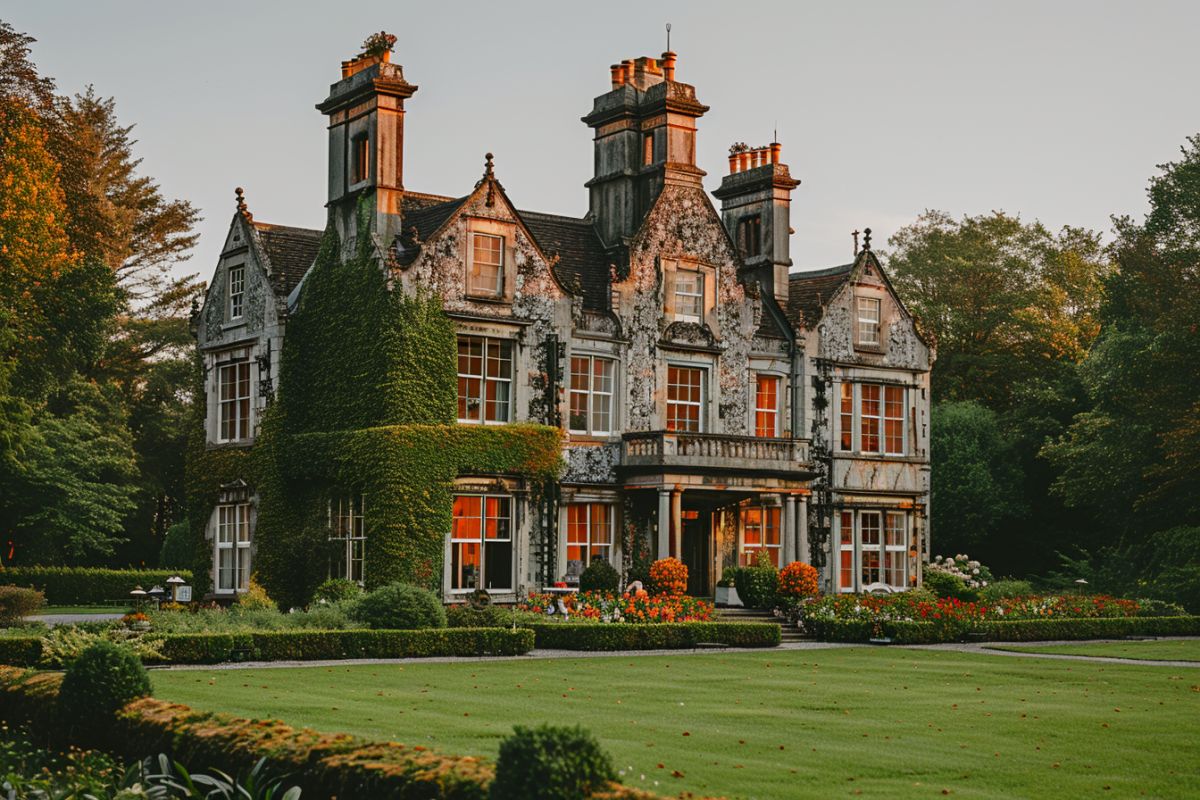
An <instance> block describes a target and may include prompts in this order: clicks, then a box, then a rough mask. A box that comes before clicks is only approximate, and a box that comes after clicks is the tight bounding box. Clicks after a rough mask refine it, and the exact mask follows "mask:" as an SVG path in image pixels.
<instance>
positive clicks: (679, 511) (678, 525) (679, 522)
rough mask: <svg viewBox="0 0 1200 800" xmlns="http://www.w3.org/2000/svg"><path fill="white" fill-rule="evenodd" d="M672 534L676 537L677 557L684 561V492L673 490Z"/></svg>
mask: <svg viewBox="0 0 1200 800" xmlns="http://www.w3.org/2000/svg"><path fill="white" fill-rule="evenodd" d="M671 535H672V536H674V537H675V539H674V541H675V557H676V558H678V559H679V560H680V561H683V492H681V491H680V490H679V489H676V490H675V491H673V492H671Z"/></svg>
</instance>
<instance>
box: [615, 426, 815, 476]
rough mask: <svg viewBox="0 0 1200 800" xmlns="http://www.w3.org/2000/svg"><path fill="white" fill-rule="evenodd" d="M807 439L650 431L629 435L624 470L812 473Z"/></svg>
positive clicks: (624, 438) (623, 453) (624, 439)
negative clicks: (656, 469)
mask: <svg viewBox="0 0 1200 800" xmlns="http://www.w3.org/2000/svg"><path fill="white" fill-rule="evenodd" d="M808 445H809V442H808V440H807V439H768V438H763V437H759V436H730V435H725V434H717V433H683V432H679V431H650V432H647V433H627V434H625V435H624V436H622V441H621V466H622V467H624V468H627V469H636V470H641V471H645V470H646V469H649V468H666V469H681V470H685V471H686V470H690V469H697V470H698V469H712V470H720V471H725V472H729V471H737V472H755V473H762V472H796V471H808V470H810V469H811V466H812V465H811V463H810V460H809V452H808Z"/></svg>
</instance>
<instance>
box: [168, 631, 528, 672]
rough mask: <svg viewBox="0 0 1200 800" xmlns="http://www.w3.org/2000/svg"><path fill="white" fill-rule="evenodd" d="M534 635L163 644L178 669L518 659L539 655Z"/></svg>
mask: <svg viewBox="0 0 1200 800" xmlns="http://www.w3.org/2000/svg"><path fill="white" fill-rule="evenodd" d="M533 645H534V635H533V631H530V630H527V629H524V628H518V629H517V630H515V631H514V630H511V629H505V628H442V629H436V630H416V631H376V630H348V631H329V630H313V631H305V630H295V631H293V630H284V631H255V632H250V633H181V634H171V635H168V636H166V637H164V639H163V647H162V652H163V655H164V656H165V657H166V660H167V661H168V662H169V663H172V664H216V663H220V662H222V661H315V660H337V659H342V658H430V657H434V656H518V655H524V654H525V653H528V652H529V651H530V650H532V649H533Z"/></svg>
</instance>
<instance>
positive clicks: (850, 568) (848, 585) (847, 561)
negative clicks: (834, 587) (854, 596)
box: [838, 549, 854, 589]
mask: <svg viewBox="0 0 1200 800" xmlns="http://www.w3.org/2000/svg"><path fill="white" fill-rule="evenodd" d="M838 573H839V575H840V582H839V584H838V585H839V586H840V587H841V588H842V589H853V588H854V551H853V550H846V549H843V550H842V558H841V563H840V564H839V569H838Z"/></svg>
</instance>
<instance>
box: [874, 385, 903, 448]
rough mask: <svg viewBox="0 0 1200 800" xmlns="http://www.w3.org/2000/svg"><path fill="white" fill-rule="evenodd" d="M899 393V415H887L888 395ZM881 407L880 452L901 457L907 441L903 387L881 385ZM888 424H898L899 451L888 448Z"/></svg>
mask: <svg viewBox="0 0 1200 800" xmlns="http://www.w3.org/2000/svg"><path fill="white" fill-rule="evenodd" d="M889 392H899V393H900V414H899V415H898V416H889V415H888V393H889ZM882 402H883V407H882V408H881V409H880V411H881V412H882V414H883V429H882V430H881V431H880V440H879V448H880V452H882V453H883V454H884V455H888V456H902V455H904V454H905V453H906V452H907V451H906V448H905V443H906V442H907V441H908V392H907V391H906V390H905V388H904V387H903V386H895V385H893V384H884V385H883V400H882ZM888 422H899V423H900V449H899V450H892V449H891V448H890V447H888V431H887V429H888Z"/></svg>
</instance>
